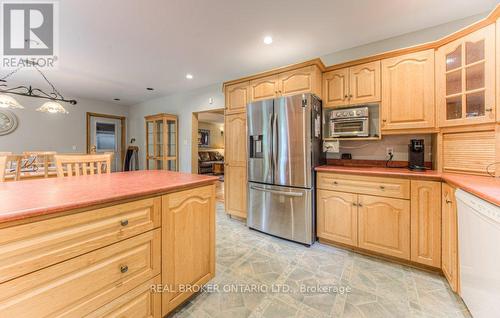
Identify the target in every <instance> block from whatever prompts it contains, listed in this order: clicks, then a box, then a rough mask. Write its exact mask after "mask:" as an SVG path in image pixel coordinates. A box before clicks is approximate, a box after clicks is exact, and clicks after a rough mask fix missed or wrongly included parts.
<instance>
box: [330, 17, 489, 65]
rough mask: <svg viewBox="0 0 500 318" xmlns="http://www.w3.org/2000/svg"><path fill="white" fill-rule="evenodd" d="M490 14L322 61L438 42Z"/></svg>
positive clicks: (331, 54)
mask: <svg viewBox="0 0 500 318" xmlns="http://www.w3.org/2000/svg"><path fill="white" fill-rule="evenodd" d="M488 14H489V12H485V13H482V14H478V15H474V16H470V17H467V18H464V19H460V20H456V21H452V22H449V23H445V24H440V25H437V26H434V27H430V28H427V29H423V30H419V31H416V32H412V33H407V34H403V35H400V36H396V37H393V38H389V39H385V40H382V41H377V42H372V43H369V44H366V45H362V46H357V47H354V48H350V49H347V50H342V51H338V52H334V53H330V54H327V55H324V56H321V59H322V60H323V63H325V65H327V66H329V65H333V64H338V63H343V62H348V61H352V60H357V59H359V58H363V57H367V56H370V55H375V54H379V53H384V52H387V51H392V50H396V49H401V48H405V47H410V46H415V45H418V44H423V43H426V42H432V41H436V40H439V39H441V38H443V37H445V36H447V35H450V34H451V33H453V32H456V31H458V30H460V29H462V28H464V27H466V26H469V25H471V24H473V23H474V22H477V21H479V20H481V19H482V18H484V17H486V16H487V15H488Z"/></svg>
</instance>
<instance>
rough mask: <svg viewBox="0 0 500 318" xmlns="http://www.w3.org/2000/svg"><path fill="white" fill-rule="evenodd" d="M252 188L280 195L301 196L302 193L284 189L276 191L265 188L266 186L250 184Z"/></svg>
mask: <svg viewBox="0 0 500 318" xmlns="http://www.w3.org/2000/svg"><path fill="white" fill-rule="evenodd" d="M250 188H251V189H252V190H257V191H263V192H269V193H273V194H280V195H285V196H289V197H301V196H303V195H304V194H303V193H300V192H286V191H278V190H272V189H266V188H261V187H256V186H250Z"/></svg>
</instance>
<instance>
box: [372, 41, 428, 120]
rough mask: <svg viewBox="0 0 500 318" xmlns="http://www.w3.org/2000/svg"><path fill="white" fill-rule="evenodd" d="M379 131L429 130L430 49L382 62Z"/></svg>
mask: <svg viewBox="0 0 500 318" xmlns="http://www.w3.org/2000/svg"><path fill="white" fill-rule="evenodd" d="M382 83H383V84H382V106H381V111H382V130H394V129H416V128H433V127H434V126H435V120H434V117H435V103H434V50H427V51H422V52H417V53H412V54H407V55H403V56H397V57H394V58H390V59H385V60H382Z"/></svg>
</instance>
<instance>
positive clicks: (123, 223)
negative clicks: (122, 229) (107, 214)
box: [120, 219, 128, 226]
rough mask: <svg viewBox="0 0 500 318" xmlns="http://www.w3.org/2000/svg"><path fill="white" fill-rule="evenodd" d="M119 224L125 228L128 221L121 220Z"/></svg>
mask: <svg viewBox="0 0 500 318" xmlns="http://www.w3.org/2000/svg"><path fill="white" fill-rule="evenodd" d="M120 224H121V225H122V226H127V225H128V220H127V219H125V220H121V221H120Z"/></svg>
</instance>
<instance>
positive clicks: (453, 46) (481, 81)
mask: <svg viewBox="0 0 500 318" xmlns="http://www.w3.org/2000/svg"><path fill="white" fill-rule="evenodd" d="M436 91H437V100H436V104H437V107H438V114H439V125H440V126H441V127H445V126H455V125H466V124H479V123H489V122H494V121H495V25H493V24H492V25H489V26H487V27H484V28H482V29H480V30H478V31H476V32H474V33H471V34H469V35H467V36H464V37H462V38H460V39H458V40H455V41H453V42H450V43H448V44H446V45H444V46H442V47H440V48H439V49H438V50H437V52H436Z"/></svg>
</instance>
